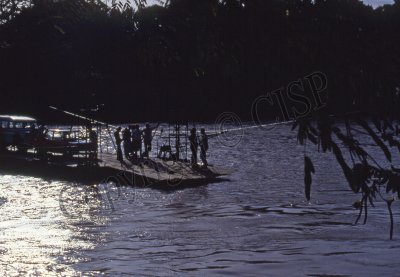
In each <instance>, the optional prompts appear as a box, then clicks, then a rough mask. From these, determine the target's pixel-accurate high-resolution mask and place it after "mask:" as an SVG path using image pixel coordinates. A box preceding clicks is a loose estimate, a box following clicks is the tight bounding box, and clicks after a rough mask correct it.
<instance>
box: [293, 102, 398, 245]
mask: <svg viewBox="0 0 400 277" xmlns="http://www.w3.org/2000/svg"><path fill="white" fill-rule="evenodd" d="M397 104H398V103H397ZM392 116H393V115H392ZM362 118H366V116H365V115H364V116H363V117H361V114H358V115H354V114H353V115H345V116H344V117H343V118H339V119H338V118H337V117H335V116H327V115H326V114H319V115H317V117H316V119H315V118H314V119H312V118H307V119H304V118H303V119H299V120H298V121H296V123H295V124H294V126H293V129H295V128H298V141H299V142H300V144H303V145H306V142H310V143H311V144H313V145H317V146H318V150H322V152H331V153H332V154H333V155H334V156H335V158H336V161H337V162H338V164H339V165H340V167H341V169H342V171H343V174H344V176H345V178H346V180H347V182H348V184H349V187H350V189H351V190H352V191H353V192H354V193H360V194H361V200H360V201H359V202H356V203H355V204H354V206H355V207H356V208H358V209H359V210H360V213H359V215H358V217H357V219H356V222H355V223H356V224H357V223H358V221H359V220H360V218H361V216H362V214H363V213H364V222H363V223H364V224H365V223H366V222H367V217H368V206H372V207H374V202H375V201H376V200H377V198H379V199H381V200H383V201H385V202H386V204H387V208H388V212H389V217H390V239H392V237H393V213H392V208H391V205H392V203H393V201H394V200H395V198H396V197H397V198H400V168H399V167H398V158H397V157H398V153H400V136H399V135H400V121H399V120H398V118H399V117H398V115H397V116H396V117H389V116H385V117H380V116H379V115H374V116H373V117H371V118H370V119H369V120H364V119H362ZM387 118H396V119H397V120H393V119H387ZM305 149H306V148H305ZM377 150H380V152H379V151H377ZM304 172H305V177H304V185H305V195H306V198H307V200H310V191H311V183H312V173H315V169H314V166H313V163H312V161H311V159H310V158H309V157H308V156H307V153H306V150H305V153H304Z"/></svg>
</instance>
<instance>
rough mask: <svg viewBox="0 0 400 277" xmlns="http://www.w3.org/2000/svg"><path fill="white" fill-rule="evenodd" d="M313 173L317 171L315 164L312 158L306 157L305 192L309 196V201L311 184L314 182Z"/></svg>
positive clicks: (308, 198)
mask: <svg viewBox="0 0 400 277" xmlns="http://www.w3.org/2000/svg"><path fill="white" fill-rule="evenodd" d="M311 173H315V169H314V165H313V163H312V162H311V160H310V158H309V157H307V156H305V157H304V192H305V195H306V198H307V201H310V199H311V184H312V176H311Z"/></svg>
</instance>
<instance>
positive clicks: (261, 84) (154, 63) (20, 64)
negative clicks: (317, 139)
mask: <svg viewBox="0 0 400 277" xmlns="http://www.w3.org/2000/svg"><path fill="white" fill-rule="evenodd" d="M110 2H111V1H110ZM135 2H138V1H135ZM139 2H140V3H136V4H139V6H136V5H134V6H131V5H129V4H127V3H115V2H114V4H113V5H110V4H109V5H106V4H105V3H104V2H102V1H98V0H87V1H84V0H76V1H44V0H42V1H0V13H1V14H0V22H2V25H1V26H0V66H1V72H0V74H1V75H0V76H1V77H0V78H1V79H0V81H1V82H0V93H1V102H0V110H1V111H2V112H24V113H33V114H35V115H38V116H41V117H44V118H46V116H47V117H48V114H47V113H48V109H47V106H48V105H55V106H60V107H62V108H68V109H72V110H74V111H78V110H79V109H81V108H93V107H95V106H96V105H98V104H104V106H101V109H100V114H98V115H96V116H99V117H101V115H102V114H103V115H106V118H105V119H107V120H108V121H127V120H128V121H133V120H169V119H171V118H172V117H181V118H182V117H183V116H184V117H185V118H187V120H213V119H215V118H216V117H217V115H218V114H219V113H220V112H222V111H234V112H236V113H238V114H240V115H241V116H242V117H243V118H249V117H250V108H251V104H252V101H253V100H254V99H256V98H257V96H259V95H262V94H265V93H267V92H269V91H272V90H275V89H277V88H279V87H281V86H284V85H286V84H288V83H289V82H290V81H293V80H296V79H298V78H300V77H303V76H305V75H307V74H309V73H311V72H313V71H316V70H317V71H322V72H324V73H326V74H327V76H328V80H329V85H328V89H329V102H328V106H329V109H330V111H334V112H344V111H351V110H356V109H357V110H359V109H364V110H370V109H371V108H374V107H376V106H377V104H379V105H385V106H388V107H389V106H393V104H392V103H393V101H392V100H393V99H394V98H395V97H396V95H395V87H396V86H400V84H399V82H400V80H399V76H400V53H399V45H400V36H399V35H398V34H399V33H400V32H399V29H400V2H399V1H396V3H395V4H393V5H385V6H383V7H380V8H378V9H376V10H373V9H372V8H371V7H370V6H366V5H364V4H363V3H362V2H361V1H357V0H332V1H323V0H316V1H311V0H269V1H265V0H220V1H218V0H202V1H198V0H171V1H168V2H167V4H166V5H165V6H151V7H145V5H144V2H145V1H139ZM15 3H20V4H17V5H14V7H13V6H12V4H15ZM277 110H278V109H275V110H274V109H273V108H271V111H269V112H267V115H272V114H273V113H274V112H277ZM101 111H102V112H101Z"/></svg>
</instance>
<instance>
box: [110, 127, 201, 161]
mask: <svg viewBox="0 0 400 277" xmlns="http://www.w3.org/2000/svg"><path fill="white" fill-rule="evenodd" d="M158 126H159V124H157V125H156V126H154V127H151V126H150V124H149V123H146V125H145V128H144V129H143V130H140V128H139V124H134V125H129V126H128V127H127V128H125V129H124V130H122V128H121V127H118V128H117V129H116V131H115V132H114V138H115V143H116V146H117V160H118V161H120V162H122V161H123V155H122V147H123V149H124V156H125V158H126V159H127V160H133V159H136V158H139V157H147V158H148V157H149V153H150V151H151V143H152V141H153V131H154V129H157V128H158ZM121 132H122V138H121V136H120V133H121ZM188 139H189V144H190V151H191V152H192V157H191V164H192V165H193V166H197V152H198V149H199V147H200V159H201V161H202V162H203V166H205V167H207V165H208V163H207V158H206V157H207V151H208V136H207V134H206V131H205V129H204V128H201V130H200V135H199V136H198V135H197V132H196V128H192V129H191V130H190V135H189V137H188ZM142 141H143V144H144V152H142ZM121 144H122V147H121Z"/></svg>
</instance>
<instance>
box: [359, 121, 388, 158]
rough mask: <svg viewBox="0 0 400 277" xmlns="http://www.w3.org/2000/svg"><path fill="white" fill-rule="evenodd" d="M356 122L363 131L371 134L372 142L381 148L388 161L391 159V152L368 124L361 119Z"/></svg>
mask: <svg viewBox="0 0 400 277" xmlns="http://www.w3.org/2000/svg"><path fill="white" fill-rule="evenodd" d="M357 123H358V124H359V125H360V126H361V127H363V128H364V130H365V131H367V133H368V134H369V135H370V136H371V138H372V139H373V140H374V142H375V143H376V144H377V145H378V146H379V147H380V148H381V149H382V151H383V153H384V154H385V156H386V159H388V161H390V162H391V161H392V154H391V153H390V151H389V149H388V147H387V146H386V145H385V143H383V141H382V140H381V139H380V138H379V137H378V136H377V135H376V133H375V132H374V131H373V130H372V129H371V128H370V127H369V126H368V123H367V122H365V121H363V120H357Z"/></svg>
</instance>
